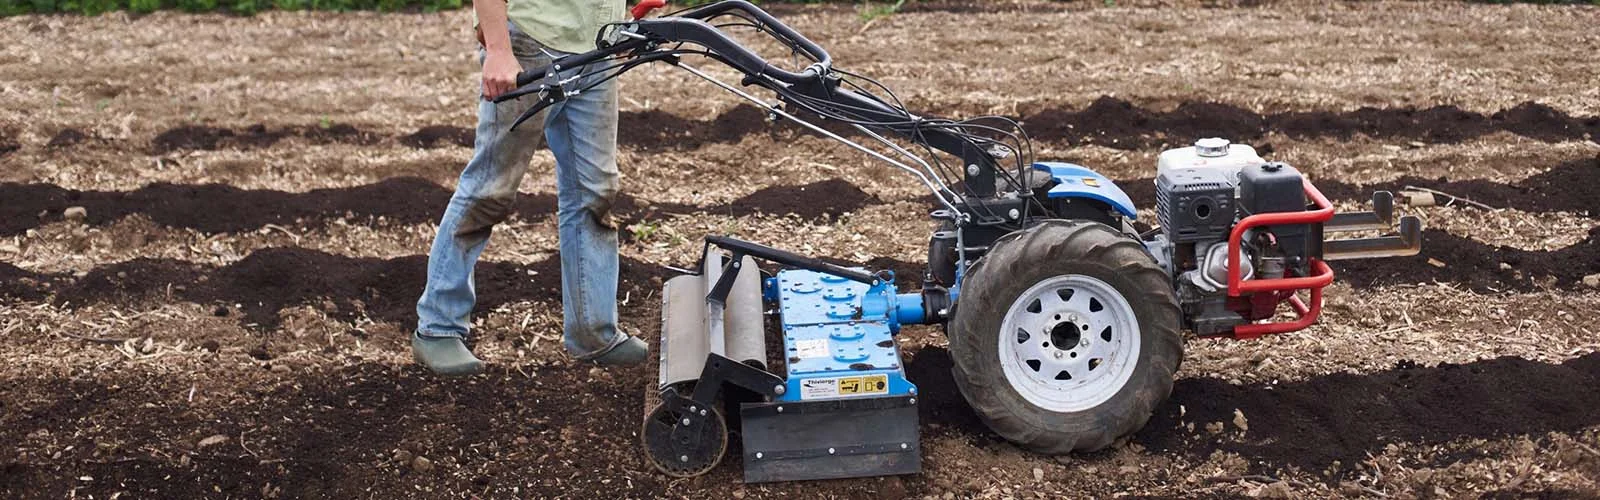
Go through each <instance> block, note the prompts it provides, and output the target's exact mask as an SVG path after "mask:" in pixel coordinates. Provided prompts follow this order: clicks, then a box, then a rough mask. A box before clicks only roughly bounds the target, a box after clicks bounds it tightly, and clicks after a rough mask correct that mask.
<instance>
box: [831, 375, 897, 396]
mask: <svg viewBox="0 0 1600 500" xmlns="http://www.w3.org/2000/svg"><path fill="white" fill-rule="evenodd" d="M886 392H889V376H888V375H884V374H881V373H880V374H877V375H867V376H862V377H845V378H841V379H839V395H841V396H857V395H862V394H883V393H886Z"/></svg>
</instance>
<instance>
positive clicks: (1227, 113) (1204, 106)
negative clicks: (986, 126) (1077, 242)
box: [0, 96, 1600, 154]
mask: <svg viewBox="0 0 1600 500" xmlns="http://www.w3.org/2000/svg"><path fill="white" fill-rule="evenodd" d="M920 104H921V105H922V107H924V108H927V109H945V110H948V112H949V113H951V114H952V115H972V114H982V111H983V110H961V109H952V106H950V105H946V104H934V103H920ZM918 105H919V103H913V104H912V105H911V106H912V107H914V108H915V107H918ZM955 108H959V106H955ZM919 109H920V108H919ZM914 111H915V110H914ZM802 114H803V113H802ZM1019 118H1020V121H1021V122H1022V123H1023V125H1024V126H1025V127H1026V128H1027V131H1028V133H1029V135H1030V136H1031V137H1033V138H1034V139H1035V140H1044V141H1060V142H1064V143H1067V144H1070V145H1084V144H1097V145H1101V146H1106V147H1111V148H1116V149H1125V150H1133V149H1147V148H1156V147H1163V146H1171V145H1185V144H1189V143H1191V142H1193V141H1194V140H1195V139H1197V138H1201V137H1228V138H1231V139H1233V140H1235V141H1239V142H1251V141H1259V140H1260V139H1262V138H1264V137H1265V136H1266V135H1267V133H1268V132H1269V131H1270V132H1276V133H1279V134H1282V135H1285V136H1288V137H1291V138H1296V139H1315V138H1338V139H1350V138H1353V137H1356V136H1365V137H1369V138H1375V139H1389V140H1396V141H1425V142H1428V143H1457V142H1462V141H1465V140H1468V139H1473V138H1477V137H1481V136H1484V135H1488V134H1491V133H1495V132H1501V131H1504V132H1510V133H1513V134H1517V135H1520V136H1523V137H1528V138H1531V139H1536V140H1540V141H1545V142H1558V141H1565V140H1584V139H1592V138H1594V137H1596V136H1597V135H1600V116H1572V115H1569V114H1567V113H1564V112H1562V111H1560V110H1556V109H1553V108H1551V107H1549V106H1546V105H1543V104H1539V103H1536V102H1523V103H1521V104H1518V105H1516V106H1513V107H1511V108H1507V109H1504V110H1501V111H1497V112H1494V113H1490V114H1483V113H1477V112H1473V111H1467V110H1463V109H1461V108H1458V107H1455V106H1450V105H1444V106H1433V107H1427V108H1371V107H1364V108H1359V109H1356V110H1353V111H1338V112H1336V111H1285V112H1278V113H1261V112H1256V111H1251V110H1249V109H1245V108H1242V107H1239V106H1235V105H1232V104H1223V103H1214V102H1183V103H1180V104H1179V105H1178V106H1177V107H1175V108H1173V109H1171V110H1160V109H1149V108H1144V107H1140V106H1137V105H1135V104H1133V103H1131V102H1128V101H1126V100H1122V99H1118V98H1115V97H1109V96H1102V97H1100V98H1099V99H1096V100H1094V101H1093V102H1091V103H1090V104H1089V105H1088V106H1085V107H1083V108H1073V107H1068V106H1064V105H1052V104H1048V103H1046V104H1038V105H1033V109H1024V110H1023V111H1022V116H1020V117H1019ZM619 124H620V126H619V128H618V131H617V134H618V142H619V144H621V145H623V146H626V147H629V148H631V149H635V150H642V151H662V150H667V151H674V150H675V151H684V150H692V149H697V148H701V147H704V146H707V145H710V144H717V143H732V142H737V141H739V140H740V139H742V138H744V137H746V136H748V135H750V134H771V133H777V132H780V131H782V132H786V133H799V134H811V133H812V132H810V131H809V130H806V129H804V128H802V127H800V126H799V125H796V124H793V123H788V122H786V121H782V120H779V121H776V122H772V121H769V120H768V116H767V114H766V113H765V112H763V111H762V110H760V109H758V108H756V107H755V106H751V105H748V104H740V105H737V106H734V107H732V108H729V109H728V110H727V111H723V112H722V113H721V114H718V115H716V116H714V117H711V118H708V119H694V118H684V117H681V116H677V115H674V114H671V113H666V112H662V111H659V110H644V111H624V112H622V113H621V117H620V122H619ZM823 124H824V125H827V128H829V130H830V131H833V132H835V133H838V134H841V135H846V136H855V135H856V132H855V131H854V130H853V129H850V128H848V127H844V126H840V125H839V124H837V123H823ZM80 135H81V134H80ZM473 136H474V132H473V130H472V129H470V128H465V127H458V126H453V125H428V126H424V127H422V128H419V129H417V130H416V131H414V132H412V133H410V134H405V135H400V136H395V137H392V138H390V137H385V136H383V135H382V134H378V133H374V132H367V131H363V130H361V129H359V128H358V127H356V126H355V125H350V124H343V123H340V124H313V125H291V126H275V125H267V124H260V123H258V124H254V125H248V126H243V127H237V128H232V127H221V126H213V125H198V124H196V125H184V126H179V127H175V128H171V129H168V130H166V131H164V132H161V133H160V134H158V135H156V136H155V138H153V139H151V141H150V146H149V150H150V152H151V153H152V154H165V153H169V152H172V151H181V150H216V149H257V148H264V147H270V146H272V145H274V144H276V143H277V142H278V141H280V140H283V139H285V138H288V137H300V138H304V139H305V140H308V141H311V142H313V143H319V144H327V143H345V144H363V145H365V144H375V143H378V142H382V141H384V140H394V141H396V142H398V143H400V144H403V145H406V146H411V147H415V148H437V147H445V146H458V147H471V146H472V143H473ZM6 141H7V139H5V138H4V137H3V136H0V154H3V153H5V152H7V149H6V148H9V149H10V150H15V149H17V148H18V147H19V146H18V145H17V144H16V142H15V141H14V140H13V141H11V142H6ZM79 142H83V141H82V138H77V140H73V138H70V137H69V138H63V140H62V141H60V143H59V144H57V141H54V140H52V141H51V143H52V144H51V145H52V146H55V147H66V146H70V145H73V144H77V143H79Z"/></svg>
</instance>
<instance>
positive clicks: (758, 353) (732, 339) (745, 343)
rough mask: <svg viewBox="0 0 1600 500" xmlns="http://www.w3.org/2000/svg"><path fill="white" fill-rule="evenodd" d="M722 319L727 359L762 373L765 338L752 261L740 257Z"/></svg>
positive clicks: (757, 272)
mask: <svg viewBox="0 0 1600 500" xmlns="http://www.w3.org/2000/svg"><path fill="white" fill-rule="evenodd" d="M724 318H725V320H724V322H723V325H724V334H723V336H724V337H725V338H726V342H727V347H728V354H727V356H728V358H730V359H733V360H734V361H738V362H740V363H744V364H747V365H750V366H754V367H757V368H761V369H763V370H765V369H766V368H767V335H766V325H765V322H764V318H763V317H762V304H761V270H760V269H758V268H756V261H755V259H752V258H750V257H745V258H744V263H743V265H742V266H741V267H740V271H739V277H738V279H737V280H736V281H734V282H733V290H732V291H731V292H729V293H728V307H727V310H726V311H724Z"/></svg>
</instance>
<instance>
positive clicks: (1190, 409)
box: [1135, 353, 1600, 471]
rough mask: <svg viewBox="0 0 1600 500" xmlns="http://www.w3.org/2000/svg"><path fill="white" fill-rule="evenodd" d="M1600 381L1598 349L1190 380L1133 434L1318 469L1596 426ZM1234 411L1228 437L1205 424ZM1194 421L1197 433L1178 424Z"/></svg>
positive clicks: (1171, 445) (1267, 464)
mask: <svg viewBox="0 0 1600 500" xmlns="http://www.w3.org/2000/svg"><path fill="white" fill-rule="evenodd" d="M1597 385H1600V353H1592V354H1588V355H1585V356H1583V357H1580V358H1576V359H1572V360H1569V361H1567V362H1565V363H1562V364H1559V365H1552V364H1545V363H1539V362H1536V361H1529V360H1525V359H1519V358H1513V357H1503V358H1496V359H1489V360H1483V361H1475V362H1472V363H1466V364H1460V365H1457V364H1448V363H1447V364H1441V365H1439V366H1436V367H1432V368H1425V367H1420V366H1417V365H1416V364H1415V363H1409V362H1402V363H1400V364H1399V366H1396V367H1395V369H1393V370H1389V371H1385V372H1380V373H1374V374H1360V375H1358V374H1349V373H1336V374H1332V375H1325V376H1320V377H1315V378H1312V379H1309V380H1305V381H1300V382H1290V383H1285V384H1273V385H1256V384H1252V385H1232V384H1229V383H1227V382H1225V381H1222V380H1219V379H1213V378H1195V379H1183V380H1179V381H1178V383H1177V387H1176V388H1174V389H1173V391H1172V398H1171V399H1169V400H1168V401H1167V403H1166V404H1165V405H1164V406H1163V408H1162V409H1161V410H1158V411H1157V412H1156V414H1155V415H1154V416H1153V417H1152V418H1151V420H1150V423H1149V424H1148V425H1146V426H1145V429H1144V430H1143V431H1140V432H1139V434H1138V435H1137V436H1136V438H1135V440H1136V441H1137V442H1139V443H1140V444H1142V445H1144V446H1145V447H1146V448H1149V449H1150V450H1151V451H1156V452H1161V451H1182V452H1187V453H1189V454H1190V455H1193V456H1200V457H1203V456H1206V455H1209V454H1210V453H1211V452H1212V451H1213V450H1225V451H1231V452H1235V453H1239V454H1240V455H1242V456H1244V457H1245V458H1247V459H1249V460H1250V461H1251V463H1252V464H1253V465H1254V466H1256V467H1259V468H1260V469H1263V470H1268V471H1270V470H1273V469H1280V468H1283V467H1288V466H1294V467H1299V468H1301V469H1302V470H1308V471H1316V470H1321V469H1323V468H1326V467H1328V464H1330V463H1332V462H1333V461H1335V460H1338V461H1340V462H1341V463H1343V464H1344V466H1345V467H1346V468H1349V467H1352V466H1354V465H1355V464H1358V463H1359V462H1360V461H1361V460H1363V459H1365V458H1366V457H1367V453H1368V452H1378V451H1380V450H1382V449H1383V447H1384V446H1385V445H1387V444H1389V443H1412V444H1414V445H1416V444H1420V445H1423V446H1426V445H1431V444H1440V443H1444V442H1448V441H1451V440H1455V439H1459V438H1495V437H1504V436H1513V435H1518V434H1539V433H1543V432H1550V431H1580V430H1582V429H1585V428H1588V427H1590V426H1593V425H1596V424H1600V413H1596V412H1594V411H1593V409H1594V408H1596V407H1600V392H1597V391H1595V390H1594V387H1596V386H1597ZM1180 408H1181V409H1180ZM1235 410H1238V411H1241V412H1243V413H1244V415H1245V417H1246V418H1247V419H1248V420H1249V427H1250V428H1249V430H1248V431H1246V432H1244V434H1243V437H1242V438H1234V437H1230V436H1229V435H1228V434H1233V433H1236V432H1237V429H1236V428H1234V427H1232V426H1231V425H1230V426H1229V427H1228V433H1225V434H1224V435H1222V436H1211V435H1208V434H1207V433H1206V432H1205V431H1204V430H1201V429H1203V428H1204V426H1205V424H1206V423H1210V422H1224V423H1226V422H1232V421H1233V415H1234V411H1235ZM1190 423H1193V424H1194V425H1195V427H1196V429H1197V430H1196V431H1194V432H1190V431H1188V430H1186V429H1180V427H1183V426H1185V425H1186V424H1190ZM1440 461H1441V462H1444V463H1449V462H1453V461H1455V460H1451V459H1448V457H1441V460H1440Z"/></svg>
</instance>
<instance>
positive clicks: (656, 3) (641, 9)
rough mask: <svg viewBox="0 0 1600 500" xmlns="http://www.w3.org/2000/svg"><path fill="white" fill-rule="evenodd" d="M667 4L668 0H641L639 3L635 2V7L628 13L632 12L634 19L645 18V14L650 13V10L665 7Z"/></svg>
mask: <svg viewBox="0 0 1600 500" xmlns="http://www.w3.org/2000/svg"><path fill="white" fill-rule="evenodd" d="M666 5H667V0H639V3H637V4H634V6H633V8H632V9H630V10H628V13H629V14H632V15H633V19H634V20H635V21H637V20H640V19H644V16H645V15H647V14H649V13H650V11H652V10H656V9H659V8H662V7H665V6H666Z"/></svg>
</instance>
